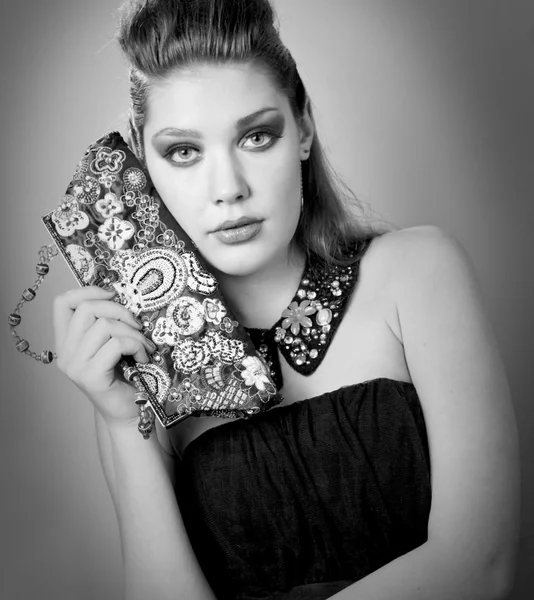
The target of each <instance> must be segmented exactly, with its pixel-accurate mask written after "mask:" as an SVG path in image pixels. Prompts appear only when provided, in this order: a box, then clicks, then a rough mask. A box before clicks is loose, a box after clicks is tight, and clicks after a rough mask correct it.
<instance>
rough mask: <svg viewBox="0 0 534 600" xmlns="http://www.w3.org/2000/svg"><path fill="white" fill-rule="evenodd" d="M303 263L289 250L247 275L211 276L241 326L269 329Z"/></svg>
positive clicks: (285, 303)
mask: <svg viewBox="0 0 534 600" xmlns="http://www.w3.org/2000/svg"><path fill="white" fill-rule="evenodd" d="M305 262H306V261H305V256H304V253H302V252H301V251H300V250H291V251H290V252H289V254H288V253H287V252H285V253H284V254H283V255H281V256H279V257H276V258H275V259H273V260H272V261H271V262H270V263H269V264H268V265H266V266H265V267H264V268H263V269H261V270H260V271H256V272H254V273H251V274H250V275H241V276H239V275H228V274H226V273H221V272H217V273H214V274H215V275H216V277H217V280H218V281H219V286H220V289H221V291H222V293H223V295H224V297H225V299H226V301H227V302H228V304H229V306H230V308H231V309H232V311H233V313H234V315H235V317H236V319H238V321H239V322H240V323H241V325H243V326H244V327H249V328H258V329H270V328H271V327H272V326H273V325H274V323H276V321H278V319H279V318H280V315H281V314H282V311H283V310H284V309H285V308H287V306H288V304H289V303H290V302H291V300H292V299H293V296H294V294H295V292H296V290H297V286H298V284H299V282H300V279H301V277H302V273H303V271H304V267H305Z"/></svg>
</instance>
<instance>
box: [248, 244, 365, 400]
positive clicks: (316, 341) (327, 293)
mask: <svg viewBox="0 0 534 600" xmlns="http://www.w3.org/2000/svg"><path fill="white" fill-rule="evenodd" d="M369 242H370V240H364V241H363V242H361V243H360V244H359V245H358V246H356V247H354V248H353V250H351V252H350V253H349V254H348V256H349V257H353V258H354V262H352V263H351V264H350V265H348V266H339V265H335V266H333V267H331V268H328V267H326V266H325V264H324V262H323V261H321V260H320V259H318V258H317V259H315V260H310V261H308V262H307V263H306V266H305V268H304V273H303V275H302V278H301V280H300V283H299V286H298V289H297V292H296V294H295V296H294V297H293V300H292V301H291V303H290V304H289V306H288V307H287V308H286V309H285V310H283V311H282V315H281V317H280V319H278V321H277V322H276V323H275V324H274V325H273V326H272V327H271V328H270V329H255V328H245V329H246V330H247V332H248V334H249V335H250V338H251V340H252V342H253V344H254V346H255V347H256V349H257V350H258V352H259V353H260V354H261V355H262V356H263V358H264V359H265V360H266V361H267V364H268V365H269V368H270V370H271V375H272V377H273V381H274V383H275V384H276V387H277V388H278V389H279V390H280V389H281V388H282V386H283V383H284V382H283V377H282V370H281V367H280V357H279V355H278V351H280V352H281V354H282V355H283V357H284V358H285V360H286V361H287V363H288V364H289V366H291V367H292V368H293V369H294V370H295V371H297V372H298V373H300V374H302V375H311V374H312V373H313V372H314V371H315V370H316V369H317V368H318V367H319V365H320V364H321V362H322V360H323V358H324V357H325V355H326V351H327V350H328V347H329V346H330V343H331V342H332V339H333V337H334V334H335V333H336V331H337V328H338V327H339V324H340V323H341V320H342V319H343V316H344V314H345V311H346V308H347V304H348V301H349V299H350V297H351V294H352V291H353V290H354V286H355V284H356V281H357V279H358V273H359V266H360V260H361V257H362V256H363V254H364V253H365V250H366V249H367V247H368V246H369Z"/></svg>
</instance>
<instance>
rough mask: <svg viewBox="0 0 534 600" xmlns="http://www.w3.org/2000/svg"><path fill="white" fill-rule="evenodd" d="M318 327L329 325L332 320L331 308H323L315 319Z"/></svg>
mask: <svg viewBox="0 0 534 600" xmlns="http://www.w3.org/2000/svg"><path fill="white" fill-rule="evenodd" d="M315 320H316V321H317V325H320V326H323V325H328V323H330V321H331V320H332V311H331V310H330V309H329V308H322V309H321V310H320V311H319V312H318V313H317V316H316V317H315Z"/></svg>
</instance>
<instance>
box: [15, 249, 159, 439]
mask: <svg viewBox="0 0 534 600" xmlns="http://www.w3.org/2000/svg"><path fill="white" fill-rule="evenodd" d="M57 254H58V249H57V247H56V246H55V245H54V244H50V245H48V246H42V247H41V248H40V250H39V262H38V263H37V265H36V267H35V270H36V271H37V279H36V280H35V282H34V284H33V285H32V286H30V287H29V288H27V289H25V290H24V291H23V292H22V296H21V298H20V300H19V302H18V304H17V306H16V308H15V310H14V311H13V312H12V313H11V314H10V315H9V319H8V322H9V327H10V328H11V335H12V337H13V339H14V340H15V347H16V348H17V350H18V351H19V352H21V353H23V354H26V355H28V356H29V357H30V358H33V359H35V360H37V361H39V362H42V363H43V364H44V365H49V364H50V363H51V362H52V361H53V360H55V359H57V354H55V353H54V352H52V350H43V351H42V352H41V353H40V354H38V353H37V352H33V350H31V348H30V342H28V340H25V339H24V338H21V337H20V336H19V335H18V333H17V327H18V326H19V325H20V324H21V323H22V316H21V312H22V307H23V306H24V304H26V302H31V301H32V300H34V299H35V296H36V295H37V290H38V289H39V286H40V285H41V283H42V282H43V279H44V278H45V276H46V275H47V274H48V272H49V270H50V266H49V263H50V262H51V261H52V260H53V258H54V257H55V256H57ZM121 366H122V368H123V371H124V373H125V376H126V379H127V380H128V381H131V382H132V383H133V384H134V385H135V387H136V390H137V391H136V393H135V403H136V404H137V406H138V416H139V423H138V424H137V429H138V431H139V433H140V434H141V435H142V436H143V438H144V439H145V440H147V439H148V438H149V437H150V434H151V433H152V430H153V427H154V413H153V411H152V408H151V407H150V405H149V403H148V394H147V393H146V391H145V389H144V386H143V384H142V383H141V380H140V378H139V372H138V371H137V369H135V368H134V367H128V364H127V363H126V362H125V361H121Z"/></svg>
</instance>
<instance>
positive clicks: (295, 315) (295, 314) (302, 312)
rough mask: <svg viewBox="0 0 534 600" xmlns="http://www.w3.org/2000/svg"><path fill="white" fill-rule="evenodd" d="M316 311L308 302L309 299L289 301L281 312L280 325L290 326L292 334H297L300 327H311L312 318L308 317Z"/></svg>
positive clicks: (285, 327) (286, 327)
mask: <svg viewBox="0 0 534 600" xmlns="http://www.w3.org/2000/svg"><path fill="white" fill-rule="evenodd" d="M315 312H317V309H316V308H315V306H312V305H311V304H310V301H309V300H303V301H302V302H301V303H300V304H299V303H298V302H295V301H293V302H291V304H290V305H289V307H288V308H286V309H285V310H284V311H283V312H282V317H284V320H283V321H282V327H283V328H284V329H288V328H289V327H290V328H291V333H292V334H293V335H298V334H299V331H300V328H301V327H311V326H312V320H311V319H310V318H309V316H310V315H313V314H314V313H315Z"/></svg>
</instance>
